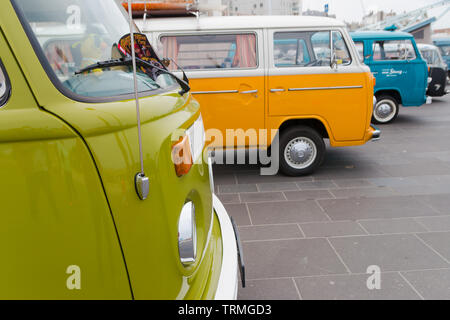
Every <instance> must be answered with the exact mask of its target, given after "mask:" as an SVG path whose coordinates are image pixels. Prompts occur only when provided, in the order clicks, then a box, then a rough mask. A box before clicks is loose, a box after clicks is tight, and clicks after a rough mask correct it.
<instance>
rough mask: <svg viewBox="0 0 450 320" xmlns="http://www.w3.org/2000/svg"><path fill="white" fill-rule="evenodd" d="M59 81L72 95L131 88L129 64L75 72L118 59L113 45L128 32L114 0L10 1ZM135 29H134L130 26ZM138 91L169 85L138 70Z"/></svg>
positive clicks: (168, 81)
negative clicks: (14, 5) (14, 2)
mask: <svg viewBox="0 0 450 320" xmlns="http://www.w3.org/2000/svg"><path fill="white" fill-rule="evenodd" d="M15 1H16V3H17V4H18V5H19V8H20V9H21V10H22V12H23V16H24V18H25V20H26V22H27V23H28V24H29V26H30V27H31V30H32V31H33V33H34V35H35V37H36V38H37V41H38V43H39V45H40V47H41V49H42V51H43V54H44V57H45V59H46V60H47V61H48V64H49V65H50V67H51V72H53V73H54V74H55V75H56V76H57V78H58V79H59V81H60V82H61V83H62V84H63V85H64V86H65V87H66V88H68V89H69V90H70V91H72V92H73V93H75V94H77V95H82V96H87V97H111V96H118V95H127V94H131V93H133V92H134V82H133V73H132V68H131V67H130V66H120V67H112V68H104V69H96V70H93V71H91V72H85V73H82V74H78V75H76V74H75V72H76V71H78V70H80V69H82V68H85V67H87V66H89V65H92V64H94V63H97V62H100V61H105V60H110V59H117V58H120V57H121V55H120V52H119V50H118V49H117V43H118V42H119V40H120V39H121V38H122V36H124V35H126V34H128V33H129V32H130V27H129V23H128V18H127V14H126V11H125V10H124V9H123V8H122V7H121V6H119V5H118V4H117V3H116V1H115V0H58V1H54V0H15ZM135 32H138V30H137V28H136V27H135ZM137 79H138V89H139V91H140V92H145V91H153V90H157V89H162V88H167V87H171V86H173V85H174V84H175V83H176V82H175V81H174V80H173V79H172V78H171V77H170V76H168V75H166V74H161V75H159V76H158V77H157V78H156V79H154V80H153V79H152V78H151V77H149V76H148V75H147V74H146V73H144V72H142V70H140V69H138V77H137Z"/></svg>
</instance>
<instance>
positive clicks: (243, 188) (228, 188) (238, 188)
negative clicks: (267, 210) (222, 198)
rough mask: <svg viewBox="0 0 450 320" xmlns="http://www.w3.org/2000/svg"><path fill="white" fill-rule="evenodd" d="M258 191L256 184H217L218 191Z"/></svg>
mask: <svg viewBox="0 0 450 320" xmlns="http://www.w3.org/2000/svg"><path fill="white" fill-rule="evenodd" d="M239 192H258V188H256V184H235V185H221V186H219V193H239Z"/></svg>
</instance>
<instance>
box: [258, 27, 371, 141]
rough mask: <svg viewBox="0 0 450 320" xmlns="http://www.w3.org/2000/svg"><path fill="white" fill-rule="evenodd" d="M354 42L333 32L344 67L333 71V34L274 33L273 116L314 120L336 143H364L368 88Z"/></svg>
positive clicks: (270, 81) (271, 39)
mask: <svg viewBox="0 0 450 320" xmlns="http://www.w3.org/2000/svg"><path fill="white" fill-rule="evenodd" d="M348 41H349V39H348V37H346V36H344V33H343V32H341V31H339V30H335V31H333V45H334V48H335V52H336V54H337V58H338V63H339V65H338V66H337V68H331V67H330V62H331V60H330V46H331V45H330V30H310V31H298V30H291V31H287V30H285V29H284V30H271V31H270V32H269V39H268V42H269V43H270V44H271V45H270V46H269V56H270V61H269V79H268V86H269V87H268V89H267V91H268V94H269V98H268V101H269V116H270V117H277V116H284V117H286V116H288V117H291V118H314V119H318V120H320V121H322V122H323V123H325V124H327V125H328V126H329V127H330V128H331V131H332V132H331V133H330V134H331V135H332V136H333V137H330V138H334V140H335V141H353V140H362V139H363V138H364V134H365V130H366V124H367V121H366V119H367V112H368V108H367V101H368V97H367V93H368V90H367V88H368V83H367V80H366V75H365V73H364V71H363V69H362V68H361V67H360V66H359V64H358V63H357V59H358V58H357V57H352V56H351V54H350V50H349V46H348V45H347V43H348Z"/></svg>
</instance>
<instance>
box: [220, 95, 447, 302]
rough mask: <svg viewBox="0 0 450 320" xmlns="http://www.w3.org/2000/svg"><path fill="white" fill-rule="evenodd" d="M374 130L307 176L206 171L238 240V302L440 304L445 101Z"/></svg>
mask: <svg viewBox="0 0 450 320" xmlns="http://www.w3.org/2000/svg"><path fill="white" fill-rule="evenodd" d="M380 128H381V129H382V140H381V141H379V142H371V143H369V144H367V145H364V146H361V147H351V148H341V149H329V150H328V153H327V157H326V160H325V163H324V165H323V166H322V168H321V169H320V170H319V171H318V172H317V173H316V174H314V175H313V176H310V177H304V178H289V177H285V176H282V175H278V176H260V175H259V167H258V166H248V165H246V166H244V165H240V166H238V165H220V166H219V165H216V166H215V169H214V170H215V182H216V190H217V193H218V195H219V197H220V198H221V200H222V201H223V202H224V203H225V204H226V208H227V210H228V213H229V214H230V215H231V216H233V218H234V219H235V221H236V222H237V224H238V225H239V230H240V233H241V237H242V240H243V247H244V255H245V261H246V267H247V282H248V286H247V288H245V289H240V291H239V298H240V299H450V97H449V96H447V97H445V98H440V99H435V100H434V102H433V104H432V105H427V106H423V107H421V108H411V109H408V108H402V109H401V111H400V116H399V119H398V121H397V122H396V123H394V124H392V125H385V126H380ZM371 265H377V266H379V267H380V268H381V272H382V274H381V289H380V290H369V289H368V288H367V285H366V281H367V279H368V277H369V276H370V275H368V274H366V271H367V268H368V267H369V266H371Z"/></svg>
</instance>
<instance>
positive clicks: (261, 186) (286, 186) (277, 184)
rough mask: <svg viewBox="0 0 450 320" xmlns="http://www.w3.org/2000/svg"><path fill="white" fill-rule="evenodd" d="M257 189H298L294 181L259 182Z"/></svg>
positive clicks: (263, 190)
mask: <svg viewBox="0 0 450 320" xmlns="http://www.w3.org/2000/svg"><path fill="white" fill-rule="evenodd" d="M258 189H259V191H261V192H267V191H295V190H299V188H298V187H297V184H296V183H295V182H274V183H260V184H258Z"/></svg>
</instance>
